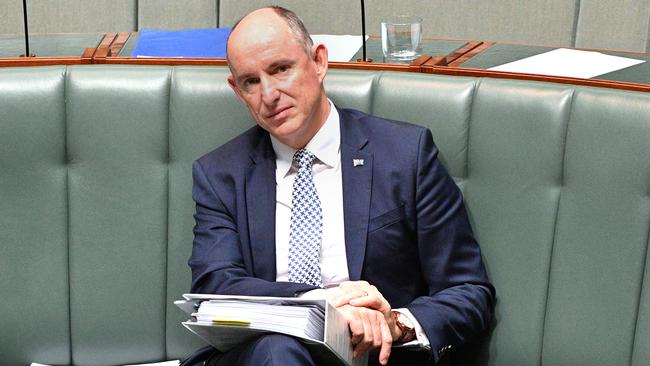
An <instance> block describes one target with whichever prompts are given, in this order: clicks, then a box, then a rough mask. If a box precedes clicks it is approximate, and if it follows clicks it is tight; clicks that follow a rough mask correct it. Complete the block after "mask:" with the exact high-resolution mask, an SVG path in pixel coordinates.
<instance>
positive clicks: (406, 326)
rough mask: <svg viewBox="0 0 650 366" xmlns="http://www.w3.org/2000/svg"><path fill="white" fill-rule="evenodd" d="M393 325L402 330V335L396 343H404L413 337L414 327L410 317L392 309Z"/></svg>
mask: <svg viewBox="0 0 650 366" xmlns="http://www.w3.org/2000/svg"><path fill="white" fill-rule="evenodd" d="M391 315H392V316H393V321H394V322H395V325H397V327H398V328H399V329H400V330H401V331H402V336H401V337H399V339H397V340H396V341H395V342H396V343H406V342H410V341H412V340H414V339H415V327H414V326H413V322H412V321H411V318H409V317H408V316H406V315H405V314H404V313H401V312H399V311H393V312H392V314H391Z"/></svg>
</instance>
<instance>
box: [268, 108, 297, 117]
mask: <svg viewBox="0 0 650 366" xmlns="http://www.w3.org/2000/svg"><path fill="white" fill-rule="evenodd" d="M290 109H291V106H287V107H281V108H278V109H276V110H275V111H274V112H273V113H269V114H268V115H267V116H266V118H267V119H280V118H284V117H286V116H287V115H288V114H289V112H288V111H289V110H290Z"/></svg>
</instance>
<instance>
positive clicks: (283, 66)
mask: <svg viewBox="0 0 650 366" xmlns="http://www.w3.org/2000/svg"><path fill="white" fill-rule="evenodd" d="M287 71H289V66H287V65H282V66H278V72H287Z"/></svg>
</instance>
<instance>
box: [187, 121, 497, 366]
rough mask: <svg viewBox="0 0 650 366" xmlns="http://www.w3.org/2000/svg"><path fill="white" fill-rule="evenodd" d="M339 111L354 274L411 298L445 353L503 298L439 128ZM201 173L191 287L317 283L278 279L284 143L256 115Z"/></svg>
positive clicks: (220, 289)
mask: <svg viewBox="0 0 650 366" xmlns="http://www.w3.org/2000/svg"><path fill="white" fill-rule="evenodd" d="M339 113H340V121H341V166H342V176H343V201H344V203H343V204H344V222H345V248H346V254H347V264H348V269H349V276H350V279H351V280H359V279H363V280H366V281H368V282H370V283H371V284H373V285H375V286H376V287H377V288H378V289H379V291H380V292H381V293H382V294H383V295H384V297H385V298H386V299H387V300H388V302H389V303H390V304H391V306H392V307H393V308H400V307H406V308H408V309H409V310H410V311H411V312H412V313H413V315H414V316H415V317H416V318H417V320H418V321H419V323H420V324H421V325H422V327H423V329H424V331H425V333H426V334H427V336H428V338H429V340H430V342H431V348H432V350H433V351H434V353H433V355H434V358H435V359H438V357H439V356H440V355H439V354H438V353H439V352H437V351H440V350H446V349H448V348H449V347H447V346H450V345H451V346H457V345H460V344H462V343H464V342H465V341H467V340H469V339H470V338H472V337H473V336H475V335H476V334H478V333H479V332H481V331H483V330H484V329H486V327H487V325H488V323H489V322H490V318H491V316H492V311H493V304H494V289H493V287H492V286H491V285H490V283H489V281H488V278H487V275H486V272H485V268H484V266H483V262H482V260H481V254H480V250H479V247H478V244H477V243H476V240H475V239H474V235H473V234H472V230H471V228H470V225H469V222H468V219H467V214H466V211H465V207H464V205H463V199H462V196H461V193H460V191H459V189H458V187H457V186H456V184H455V183H454V182H453V180H452V178H451V177H450V176H449V174H448V173H447V171H446V169H445V168H444V167H443V165H442V164H441V163H440V161H439V159H438V158H437V156H438V150H437V149H436V147H435V145H434V143H433V139H432V136H431V132H430V131H429V130H428V129H426V128H423V127H420V126H415V125H411V124H407V123H401V122H395V121H388V120H385V119H381V118H377V117H373V116H369V115H367V114H364V113H362V112H358V111H353V110H345V109H343V110H339ZM353 159H363V160H364V164H363V165H358V166H354V165H353V163H352V161H353ZM193 175H194V189H193V197H194V200H195V201H196V214H195V219H196V226H195V229H194V234H195V239H194V247H193V251H192V256H191V258H190V261H189V264H190V267H191V268H192V289H191V291H192V292H197V293H218V294H242V295H268V296H295V295H296V294H297V293H300V292H303V291H307V290H311V289H313V287H311V286H309V285H304V284H295V283H288V282H275V277H276V270H275V269H276V264H275V205H276V201H275V190H276V183H275V154H274V152H273V148H272V146H271V141H270V138H269V135H268V133H267V132H266V131H264V130H263V129H261V128H260V127H257V126H256V127H254V128H252V129H250V130H248V131H247V132H245V133H244V134H242V135H241V136H239V137H237V138H235V139H234V140H232V141H230V142H228V143H226V144H225V145H223V146H221V147H219V148H217V149H216V150H214V151H212V152H210V153H208V154H207V155H205V156H203V157H201V158H200V159H198V160H197V161H196V162H195V163H194V166H193ZM321 199H323V198H321ZM325 199H326V198H325Z"/></svg>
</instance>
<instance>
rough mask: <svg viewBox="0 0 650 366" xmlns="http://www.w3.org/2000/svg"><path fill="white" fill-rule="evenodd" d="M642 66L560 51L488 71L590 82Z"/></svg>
mask: <svg viewBox="0 0 650 366" xmlns="http://www.w3.org/2000/svg"><path fill="white" fill-rule="evenodd" d="M643 62H645V61H643V60H637V59H633V58H627V57H619V56H611V55H605V54H603V53H600V52H593V51H580V50H572V49H567V48H558V49H556V50H553V51H549V52H545V53H542V54H539V55H535V56H531V57H527V58H524V59H521V60H518V61H514V62H509V63H507V64H503V65H500V66H496V67H492V68H490V69H488V70H494V71H506V72H518V73H526V74H538V75H550V76H565V77H574V78H583V79H590V78H593V77H596V76H599V75H603V74H607V73H609V72H612V71H616V70H620V69H624V68H626V67H630V66H634V65H638V64H640V63H643Z"/></svg>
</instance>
